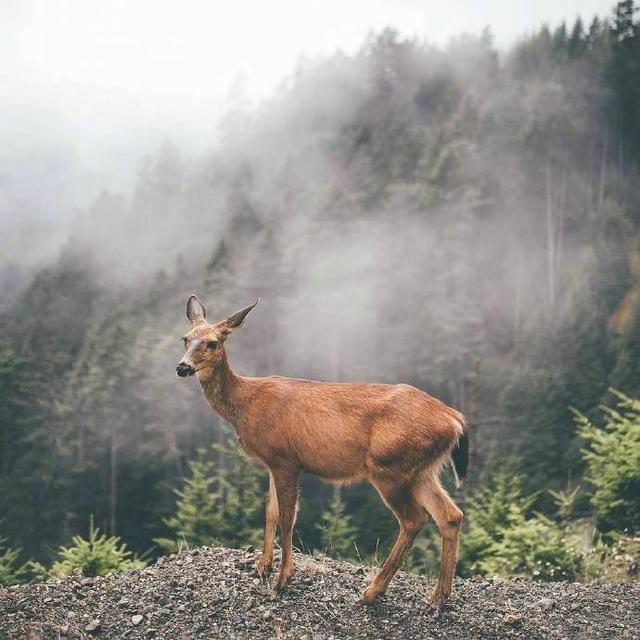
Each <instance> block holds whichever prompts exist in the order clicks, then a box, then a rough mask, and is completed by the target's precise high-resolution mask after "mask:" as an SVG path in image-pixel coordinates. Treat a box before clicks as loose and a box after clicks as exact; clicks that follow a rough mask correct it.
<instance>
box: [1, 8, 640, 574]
mask: <svg viewBox="0 0 640 640" xmlns="http://www.w3.org/2000/svg"><path fill="white" fill-rule="evenodd" d="M639 78H640V20H639V19H638V16H637V13H636V7H635V6H634V3H633V1H632V0H625V1H623V2H620V3H618V4H617V6H616V7H614V8H613V10H612V13H611V15H608V16H602V17H596V18H593V20H591V21H585V22H583V21H582V20H581V19H577V20H576V21H575V22H574V23H572V24H565V23H562V24H560V25H552V26H548V27H547V26H545V27H543V28H541V29H540V30H538V31H537V32H535V33H531V34H529V35H527V36H524V37H522V38H521V39H520V40H519V41H518V42H517V43H516V44H515V45H514V46H513V47H511V48H510V49H509V50H508V51H498V50H497V49H496V48H495V46H494V43H493V41H492V36H491V33H490V31H489V30H487V31H485V32H483V33H482V34H480V35H461V36H459V37H457V38H455V39H453V40H452V41H451V42H450V43H449V44H448V45H447V46H443V47H435V46H432V45H430V44H428V43H425V42H422V41H417V40H407V39H405V38H404V37H403V36H402V35H401V34H399V33H396V32H394V31H393V30H385V31H382V32H380V33H376V34H372V35H371V36H370V37H369V38H368V39H367V41H366V42H364V43H363V45H362V47H361V49H360V50H359V51H358V52H357V53H356V54H354V55H347V54H344V53H336V54H335V55H333V56H329V57H324V58H319V59H313V60H303V61H301V62H300V63H299V65H298V67H297V68H296V70H295V73H293V74H292V75H291V77H290V78H289V79H288V81H287V82H286V83H284V84H283V86H282V87H281V88H280V89H279V90H278V91H277V92H276V93H274V95H272V96H271V98H270V99H269V100H267V101H265V102H263V103H262V104H260V105H259V106H257V107H250V106H248V105H246V104H244V103H243V101H242V100H238V104H237V105H236V107H235V108H234V109H232V110H231V111H230V112H229V113H228V114H227V115H226V117H225V118H224V119H223V121H222V122H221V124H220V132H219V141H218V142H217V143H216V144H215V145H212V150H211V152H210V153H208V154H206V155H205V156H203V157H198V158H193V157H188V156H187V155H186V154H183V153H182V152H181V149H180V147H179V145H177V144H175V143H173V142H171V141H169V140H167V141H166V142H165V143H164V144H163V145H162V146H161V148H160V149H158V151H157V154H156V155H155V156H154V157H152V158H148V159H147V160H146V161H145V162H144V163H143V164H142V165H141V168H140V171H139V174H138V175H137V179H136V181H135V188H134V189H133V190H132V191H131V192H130V193H112V192H109V191H106V190H105V191H103V192H102V193H100V194H97V197H96V199H95V202H94V203H93V205H92V206H91V207H89V208H87V209H86V210H81V211H78V212H77V214H76V217H75V220H74V224H73V228H72V231H71V233H70V234H69V237H68V238H67V239H66V240H65V242H64V246H63V247H62V249H61V251H60V252H59V255H58V256H57V257H56V259H55V260H53V261H51V262H50V263H49V264H46V265H42V266H40V267H39V268H38V270H37V271H36V272H34V273H32V274H29V275H28V277H27V276H26V275H24V274H20V277H17V276H16V273H17V267H15V265H11V264H8V263H5V262H3V263H2V265H3V266H2V269H1V270H0V291H2V292H3V298H2V300H1V301H0V496H1V498H0V584H12V583H14V582H22V581H28V580H33V579H42V578H46V577H47V576H55V575H61V574H63V573H68V572H70V571H72V570H73V569H74V568H76V567H78V566H81V567H83V570H85V571H94V572H104V573H106V572H108V571H113V570H119V569H123V568H127V567H130V566H138V565H140V564H144V563H146V562H149V561H151V560H153V559H154V558H156V557H158V556H160V555H162V554H164V553H167V552H173V551H175V550H178V549H181V548H189V547H191V546H194V545H213V544H222V545H226V546H232V547H246V546H248V545H254V546H257V545H259V544H260V539H261V535H262V525H263V520H264V516H263V505H264V499H265V492H266V489H267V485H268V479H267V475H266V473H265V471H264V470H263V469H261V468H260V467H256V466H255V465H253V464H252V463H250V462H249V461H248V460H246V459H245V458H244V457H243V455H242V454H241V452H240V449H239V447H238V445H237V443H236V441H235V436H234V433H233V429H232V428H231V427H230V425H228V424H226V423H225V422H224V421H223V420H222V419H221V418H219V417H218V416H216V415H214V414H213V413H212V412H211V410H210V408H209V407H208V405H207V403H206V401H205V400H204V398H203V397H202V393H201V390H200V387H199V385H198V384H197V382H195V381H194V380H193V379H189V380H182V379H179V378H177V377H176V375H175V365H176V364H177V362H178V361H179V360H180V358H181V356H182V353H183V351H182V343H181V337H182V335H183V334H184V332H185V331H186V329H187V326H188V325H187V320H186V318H185V313H184V307H185V302H186V299H187V297H188V295H189V294H191V293H192V292H197V294H198V295H199V297H200V298H201V299H202V300H203V301H204V302H205V304H206V305H207V308H208V311H209V317H210V319H212V320H214V319H223V318H225V317H227V316H228V315H229V314H231V313H233V312H234V311H236V310H238V309H240V308H242V307H245V306H246V305H247V304H250V303H251V302H253V300H255V298H256V297H258V296H260V297H261V298H262V302H261V304H260V305H259V306H258V307H257V308H256V309H255V310H254V312H253V313H252V314H251V317H250V318H248V320H247V322H246V323H245V326H244V327H243V329H242V331H239V332H238V335H236V336H234V338H233V339H232V340H230V341H229V345H228V353H229V359H230V363H231V366H232V368H233V369H234V370H235V371H236V372H238V373H241V374H243V375H258V376H262V375H272V374H279V375H285V376H294V377H301V378H316V379H322V380H334V381H378V382H390V383H395V382H404V383H408V384H412V385H414V386H416V387H418V388H420V389H423V390H425V391H427V392H428V393H429V394H431V395H434V396H436V397H439V398H441V399H442V400H444V401H445V402H447V403H448V404H451V405H452V406H454V407H456V408H458V409H460V410H461V411H463V412H464V413H465V415H466V417H467V420H468V423H469V425H470V437H471V468H470V475H469V478H468V480H467V482H466V483H465V486H464V487H463V488H462V489H460V490H455V489H454V488H453V482H452V478H451V474H450V472H449V471H447V470H445V471H444V473H443V477H444V479H445V482H446V484H447V486H449V487H450V489H451V491H452V493H453V494H454V495H455V496H456V500H457V501H458V503H459V504H460V505H461V506H462V508H463V510H464V511H465V514H466V516H465V527H464V533H463V536H462V543H461V545H462V546H461V561H460V565H459V571H460V573H461V574H462V575H467V576H468V575H472V574H473V573H481V574H485V575H495V574H498V575H505V576H520V577H524V578H527V579H540V580H560V579H569V580H590V579H599V578H606V579H632V578H634V577H635V578H636V579H637V576H638V570H639V569H638V567H639V563H640V539H639V538H638V537H637V536H639V535H640V82H639V81H638V80H639ZM176 138H179V135H178V133H177V134H176ZM20 213H21V212H20V211H15V216H16V217H18V216H20ZM426 529H427V530H426V531H425V532H423V533H422V534H421V536H420V538H419V539H418V541H417V544H416V547H415V549H414V550H413V552H412V555H411V558H410V561H409V567H408V568H410V569H412V570H414V571H420V572H426V573H434V572H436V571H437V563H436V560H437V557H438V553H439V539H438V536H437V531H436V530H435V528H434V527H433V525H432V524H429V525H428V526H427V527H426ZM395 534H396V523H395V521H394V520H393V518H392V516H391V515H390V514H389V513H388V511H387V510H386V508H385V507H384V505H383V504H382V503H381V501H380V500H379V497H378V496H377V494H376V493H375V492H374V491H373V490H372V489H371V487H369V486H368V485H367V486H365V485H353V486H342V487H340V486H332V485H328V484H322V483H320V482H319V481H317V480H315V479H313V478H310V477H309V478H304V480H303V482H302V486H301V508H300V513H299V516H298V524H297V528H296V534H295V535H296V537H295V541H294V542H295V546H296V547H298V548H299V549H302V550H304V551H306V552H310V553H326V554H329V555H332V556H334V557H338V558H345V559H354V560H361V561H364V562H371V563H373V564H375V563H377V562H378V560H379V559H380V558H381V557H383V556H384V554H385V552H386V551H387V550H388V548H389V546H390V545H391V544H392V543H393V540H394V538H395ZM621 558H622V559H621ZM624 558H626V559H627V560H624ZM89 565H90V566H89Z"/></svg>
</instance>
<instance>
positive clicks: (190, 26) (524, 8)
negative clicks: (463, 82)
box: [0, 0, 611, 265]
mask: <svg viewBox="0 0 640 640" xmlns="http://www.w3.org/2000/svg"><path fill="white" fill-rule="evenodd" d="M610 7H611V3H610V1H602V0H600V1H596V0H588V1H585V0H582V1H576V0H573V1H565V2H553V1H551V0H545V1H544V2H536V3H531V2H528V1H523V0H521V1H518V2H512V1H508V0H495V1H492V2H460V1H451V0H448V1H447V2H442V1H441V2H419V1H417V0H405V1H397V2H391V1H387V2H384V1H381V0H370V1H367V2H362V1H358V0H324V1H322V2H319V1H314V2H299V1H297V0H281V1H278V2H268V3H267V2H246V1H242V2H234V3H231V2H217V1H207V0H187V1H183V2H158V1H156V0H136V1H135V2H128V1H126V0H109V1H108V2H99V1H96V0H75V1H70V0H67V1H63V0H2V2H0V79H1V80H0V81H1V83H2V84H1V87H2V90H1V96H2V98H1V100H0V140H2V145H0V265H2V264H6V263H7V262H12V261H19V262H23V263H26V264H35V263H37V262H38V259H39V258H40V259H48V258H49V257H51V255H53V252H54V251H55V248H56V247H57V246H58V245H59V243H60V242H61V241H62V239H63V238H64V236H65V233H66V230H67V227H66V225H67V224H68V222H69V221H70V220H71V219H72V216H73V212H74V209H75V207H82V208H85V207H86V206H88V204H89V203H90V202H91V201H93V200H94V199H95V197H96V196H97V194H98V193H99V192H100V190H101V189H103V188H107V189H109V190H112V191H114V190H115V191H117V192H130V190H131V187H132V185H133V184H134V182H135V179H136V175H137V172H138V170H139V168H140V166H141V164H142V161H143V158H144V157H145V156H148V155H154V154H155V153H156V151H157V149H158V147H159V145H160V144H161V142H162V141H163V140H164V139H170V140H171V141H172V142H174V143H176V144H177V145H178V146H179V147H180V149H181V150H182V151H183V152H184V153H186V154H194V155H200V154H202V153H203V152H204V151H206V150H207V149H208V148H209V147H211V146H212V145H215V143H216V131H217V123H218V121H219V118H220V117H221V115H222V114H223V113H225V111H226V110H227V109H228V108H229V106H233V105H234V104H237V103H239V102H240V103H245V104H246V103H249V104H251V103H256V102H258V101H260V100H262V99H264V98H265V97H268V96H270V95H271V94H272V93H273V92H274V90H275V89H276V88H277V87H278V85H279V84H281V83H282V82H283V81H285V79H286V77H287V76H288V75H289V74H291V73H292V72H293V71H294V69H295V67H296V65H297V64H298V63H299V61H300V59H301V58H303V57H305V56H306V57H314V56H321V55H326V54H329V53H332V52H334V51H336V50H343V51H344V52H346V53H352V52H354V51H356V50H357V49H358V48H359V47H360V46H361V45H362V43H363V42H364V40H365V38H366V35H367V34H368V33H370V32H372V31H380V30H382V29H383V28H384V27H387V26H389V27H392V28H396V29H397V30H398V31H399V32H400V33H402V34H403V35H404V36H407V37H416V38H418V39H426V40H428V41H430V42H433V43H435V44H442V43H444V42H446V41H447V40H449V39H450V38H451V37H453V36H456V35H458V34H460V33H462V32H465V31H466V32H472V33H479V32H480V31H482V30H483V29H484V28H485V27H487V26H490V28H491V32H492V33H493V34H494V37H495V40H496V44H497V45H498V47H506V46H508V45H509V44H510V43H512V42H513V41H514V39H515V38H517V37H518V36H520V35H523V34H525V33H527V32H531V31H532V30H534V29H536V28H538V27H539V26H540V25H541V24H542V23H543V22H547V23H550V24H557V23H558V22H560V21H561V20H562V19H567V20H568V21H572V20H574V19H575V17H576V16H577V15H578V13H581V14H582V15H583V16H584V17H586V18H588V19H590V17H591V16H592V15H594V14H596V13H597V14H600V15H607V14H608V13H609V11H610Z"/></svg>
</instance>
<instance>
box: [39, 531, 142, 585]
mask: <svg viewBox="0 0 640 640" xmlns="http://www.w3.org/2000/svg"><path fill="white" fill-rule="evenodd" d="M146 564H147V563H146V562H145V561H144V560H143V559H141V558H139V557H137V556H135V555H134V554H133V553H132V552H131V551H128V550H127V545H126V544H124V543H121V542H120V538H118V537H117V536H107V535H106V534H104V533H101V532H100V529H99V528H94V526H93V521H92V522H91V524H90V527H89V538H88V539H84V538H82V537H81V536H74V537H73V538H72V544H71V545H70V546H68V547H64V546H61V547H60V548H59V549H58V554H57V559H56V560H55V561H54V562H53V564H52V565H51V567H50V568H49V569H47V568H45V567H44V566H43V565H41V564H40V563H36V562H33V563H31V569H32V571H33V573H34V574H35V576H36V577H37V578H38V579H39V580H51V579H54V578H60V577H62V576H68V575H70V574H72V573H74V572H75V571H79V572H80V573H81V574H82V575H83V576H92V577H93V576H99V575H106V574H107V573H113V572H120V571H127V570H128V569H138V568H140V567H144V566H146Z"/></svg>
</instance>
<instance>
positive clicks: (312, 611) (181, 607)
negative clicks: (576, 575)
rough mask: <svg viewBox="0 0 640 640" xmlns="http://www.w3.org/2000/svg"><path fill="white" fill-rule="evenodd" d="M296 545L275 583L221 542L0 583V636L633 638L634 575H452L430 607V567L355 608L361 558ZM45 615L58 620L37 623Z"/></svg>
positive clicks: (637, 597) (638, 630)
mask: <svg viewBox="0 0 640 640" xmlns="http://www.w3.org/2000/svg"><path fill="white" fill-rule="evenodd" d="M295 556H296V557H295V561H296V564H297V570H296V574H295V575H294V578H293V580H292V582H291V584H290V585H289V587H288V588H287V589H286V590H285V591H283V592H282V593H279V594H276V593H275V592H274V591H273V589H272V588H271V583H272V581H273V579H274V576H272V577H271V579H270V581H269V582H267V581H262V580H257V581H256V578H255V575H254V574H253V565H254V563H255V561H256V560H257V558H258V552H256V553H255V554H253V555H252V554H249V553H247V552H245V551H237V550H228V549H221V548H207V549H204V548H200V549H194V550H191V551H189V552H188V553H187V552H183V553H181V554H178V555H174V556H166V557H164V558H162V559H161V561H160V562H158V563H156V564H155V565H154V566H153V567H150V568H148V569H145V570H134V571H130V572H127V573H124V574H115V575H112V576H110V577H109V578H104V579H100V580H93V579H91V578H88V577H85V578H83V577H82V576H76V577H70V578H66V579H64V580H60V581H58V582H56V584H55V591H52V590H51V589H52V588H53V586H52V583H50V584H48V585H25V586H21V587H19V588H17V589H14V588H9V589H1V590H0V611H2V614H0V638H2V637H10V638H13V637H38V638H42V640H57V639H58V637H67V638H75V637H78V636H80V637H84V636H87V637H89V636H90V635H92V636H93V637H100V638H122V639H123V640H125V639H126V640H142V639H144V640H151V639H154V640H155V639H156V638H157V639H158V640H161V639H162V640H164V638H176V639H178V638H179V639H180V640H183V639H184V640H205V639H207V638H230V639H231V638H235V639H236V640H243V639H244V638H252V639H254V638H255V639H256V640H261V639H264V640H266V639H267V638H271V637H281V638H282V639H283V640H330V639H333V640H346V639H347V638H354V637H359V638H366V639H367V640H376V639H378V640H387V639H389V640H396V639H398V640H399V639H400V638H402V640H424V639H426V638H447V639H451V640H463V639H464V640H467V639H469V638H474V637H493V638H503V637H508V638H510V639H517V640H524V639H525V638H526V639H528V638H543V637H544V638H556V639H560V638H564V639H567V640H578V639H582V638H591V637H593V638H606V637H623V638H640V584H639V583H638V582H629V583H615V584H612V583H609V584H598V583H592V584H569V583H553V584H549V583H546V584H545V583H541V582H526V581H522V580H520V581H515V580H514V581H509V580H504V579H499V580H488V579H486V578H483V577H481V576H474V577H473V578H472V579H469V580H463V579H459V578H457V579H456V581H455V585H454V591H453V594H452V597H451V599H450V601H449V603H448V604H447V606H446V608H445V609H444V611H443V612H442V613H441V615H439V616H437V617H434V615H433V611H432V609H431V608H430V607H429V606H428V604H427V602H426V600H427V599H428V598H429V596H430V594H431V593H432V591H433V588H434V586H435V581H434V579H433V578H428V577H424V576H417V575H413V574H408V573H403V572H399V573H398V574H397V575H396V576H395V577H394V579H393V581H392V582H391V584H390V586H389V590H388V591H387V593H386V594H385V596H384V597H383V598H381V600H380V601H379V602H378V603H376V604H375V605H374V606H371V607H365V606H363V605H361V604H359V601H360V594H361V592H362V589H363V586H364V583H365V582H366V581H367V578H366V577H368V576H369V575H370V574H372V573H373V570H372V569H371V568H370V567H363V566H358V565H354V564H348V563H345V562H337V561H334V560H331V559H328V558H324V557H322V558H309V557H308V556H303V555H302V554H297V553H296V554H295ZM275 565H276V567H275V568H276V570H277V568H278V566H279V559H278V558H276V560H275ZM365 576H366V577H365ZM85 580H86V582H84V581H85ZM44 620H53V621H58V626H49V627H46V626H45V624H44V623H43V622H42V623H41V622H38V621H44ZM54 625H55V622H54ZM65 625H66V626H65ZM94 625H97V626H94ZM66 627H68V630H66ZM92 629H93V630H92Z"/></svg>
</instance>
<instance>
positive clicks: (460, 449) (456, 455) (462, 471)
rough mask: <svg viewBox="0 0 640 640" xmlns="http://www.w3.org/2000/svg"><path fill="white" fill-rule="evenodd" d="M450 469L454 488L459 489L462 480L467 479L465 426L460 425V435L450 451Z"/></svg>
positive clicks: (467, 450)
mask: <svg viewBox="0 0 640 640" xmlns="http://www.w3.org/2000/svg"><path fill="white" fill-rule="evenodd" d="M450 458H451V468H452V470H453V475H454V476H455V479H456V487H458V488H460V487H461V486H462V483H463V482H464V479H465V478H466V477H467V470H468V468H469V434H468V433H467V425H466V424H465V423H464V422H463V423H462V433H461V434H460V437H459V438H458V442H457V444H456V445H455V447H453V449H452V450H451V455H450Z"/></svg>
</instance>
